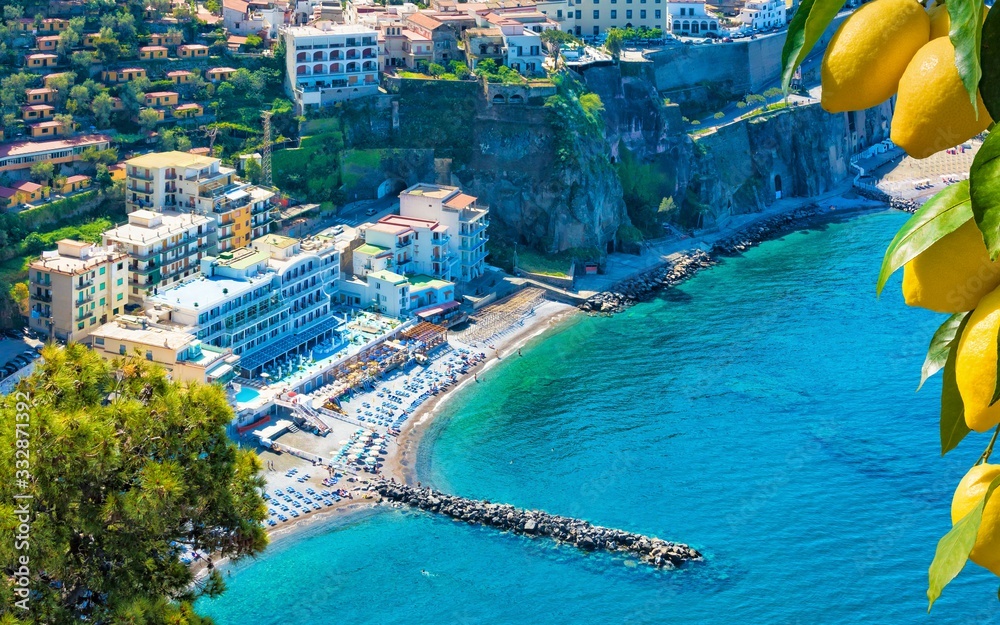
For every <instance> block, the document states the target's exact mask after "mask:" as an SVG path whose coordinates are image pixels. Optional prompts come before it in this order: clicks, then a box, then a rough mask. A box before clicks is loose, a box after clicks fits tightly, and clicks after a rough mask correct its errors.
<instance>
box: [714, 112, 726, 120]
mask: <svg viewBox="0 0 1000 625" xmlns="http://www.w3.org/2000/svg"><path fill="white" fill-rule="evenodd" d="M725 116H726V114H725V113H723V112H722V111H719V112H718V113H716V114H715V115H712V119H722V118H723V117H725Z"/></svg>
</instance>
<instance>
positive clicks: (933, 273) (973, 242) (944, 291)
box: [903, 219, 1000, 313]
mask: <svg viewBox="0 0 1000 625" xmlns="http://www.w3.org/2000/svg"><path fill="white" fill-rule="evenodd" d="M998 286H1000V259H997V260H996V261H994V262H991V261H990V254H989V252H988V251H987V250H986V243H984V242H983V235H982V233H981V232H980V231H979V228H978V227H977V226H976V222H975V221H974V220H972V219H970V220H969V221H967V222H965V223H964V224H962V226H961V227H959V228H958V229H957V230H955V231H954V232H952V233H950V234H947V235H945V236H944V237H942V238H941V239H940V240H938V241H937V242H935V243H934V244H933V245H931V246H930V247H929V248H927V249H926V250H924V251H923V252H922V253H921V254H920V255H919V256H917V257H916V258H914V259H913V260H911V261H910V262H908V263H906V264H905V265H904V266H903V298H904V299H905V300H906V303H907V304H909V305H910V306H919V307H921V308H928V309H930V310H933V311H935V312H941V313H957V312H966V311H968V310H972V309H973V308H975V307H976V304H978V303H979V300H981V299H982V298H983V296H984V295H986V294H987V293H989V292H990V291H992V290H993V289H995V288H997V287H998Z"/></svg>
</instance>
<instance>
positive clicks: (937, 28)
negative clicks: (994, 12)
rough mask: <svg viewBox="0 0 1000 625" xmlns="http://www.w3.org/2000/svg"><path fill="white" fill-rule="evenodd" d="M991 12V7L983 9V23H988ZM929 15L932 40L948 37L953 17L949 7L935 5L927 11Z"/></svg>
mask: <svg viewBox="0 0 1000 625" xmlns="http://www.w3.org/2000/svg"><path fill="white" fill-rule="evenodd" d="M989 12H990V7H986V6H984V7H983V21H984V22H985V21H986V14H987V13H989ZM927 15H929V16H930V18H931V39H937V38H938V37H947V36H948V34H949V31H950V30H951V16H950V15H948V7H946V6H945V5H943V4H935V5H934V6H932V7H931V8H930V9H928V10H927Z"/></svg>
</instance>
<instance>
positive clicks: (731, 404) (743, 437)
mask: <svg viewBox="0 0 1000 625" xmlns="http://www.w3.org/2000/svg"><path fill="white" fill-rule="evenodd" d="M906 218H907V215H904V214H900V213H889V212H883V213H874V214H865V215H860V216H857V217H856V218H854V219H851V220H848V221H844V222H842V223H831V224H828V225H825V226H819V227H816V228H813V229H811V230H809V231H806V232H802V231H798V232H794V233H791V234H788V235H787V236H785V237H783V238H782V239H780V240H777V241H772V242H767V243H764V244H762V245H761V246H760V247H758V248H755V249H753V250H750V251H749V252H747V253H746V254H744V255H742V256H739V257H736V258H728V259H726V260H725V261H724V262H723V263H722V264H720V265H719V266H717V267H715V268H713V269H711V270H708V271H704V272H702V273H700V274H699V275H698V276H696V277H695V278H693V279H692V280H690V281H688V282H686V283H684V284H683V285H681V286H680V287H678V288H676V289H673V290H672V291H670V292H668V293H666V294H664V296H663V297H661V298H660V299H658V300H657V301H654V302H651V303H648V304H642V305H639V306H636V307H634V308H631V309H629V310H628V311H626V312H625V313H622V314H620V315H617V316H615V317H612V318H605V317H584V316H577V317H574V318H572V319H571V320H569V321H567V322H565V323H563V324H562V325H560V326H558V327H557V328H554V329H553V330H551V331H549V332H547V333H546V334H545V335H543V336H541V337H538V338H537V339H535V340H533V341H532V343H531V344H529V346H528V347H526V348H525V349H524V350H523V353H524V356H523V357H516V356H513V355H511V356H508V357H507V358H505V359H504V360H503V362H501V363H500V364H499V365H498V366H496V367H494V368H492V369H491V370H490V371H489V372H488V373H487V374H486V375H485V376H483V379H482V381H481V382H480V383H479V384H476V385H470V386H469V387H467V388H466V389H463V390H462V391H461V392H460V393H459V394H458V395H457V396H456V397H454V398H452V399H451V401H449V402H448V403H447V404H445V406H444V407H443V408H442V413H443V414H442V418H441V419H439V421H438V422H437V423H436V424H435V425H434V426H433V427H432V431H431V432H430V433H429V435H428V437H427V439H426V441H425V445H424V447H423V448H422V453H421V457H420V462H419V467H418V473H419V474H420V475H421V479H422V480H423V481H425V482H429V483H431V484H433V485H434V486H435V487H437V488H440V489H441V490H445V491H448V492H453V493H455V494H460V495H465V496H469V497H476V498H484V499H491V500H494V501H504V502H507V503H512V504H515V505H518V506H523V507H532V508H541V509H544V510H547V511H549V512H552V513H557V514H565V515H571V516H578V517H581V518H584V519H587V520H589V521H591V522H594V523H596V524H601V525H607V526H611V527H619V528H622V529H627V530H630V531H636V532H641V533H645V534H652V535H656V536H659V537H662V538H666V539H669V540H677V541H681V542H687V543H689V544H691V545H692V546H694V547H697V548H699V549H701V550H702V551H703V552H704V553H705V554H706V555H707V559H706V561H705V562H704V563H695V564H693V565H689V566H685V567H684V568H682V569H680V570H678V571H672V572H660V571H654V570H652V569H651V568H649V567H645V566H642V565H638V566H635V565H634V563H631V562H628V561H627V560H625V559H624V558H620V557H613V556H608V555H600V554H582V553H581V552H578V551H576V550H574V549H572V548H568V547H560V546H557V545H555V544H554V543H552V542H550V541H544V540H531V539H528V538H524V537H517V536H512V535H507V534H499V533H497V532H495V531H492V530H488V529H483V528H476V527H470V526H467V525H464V524H461V523H456V522H452V521H450V520H446V519H442V518H436V517H432V516H428V515H424V514H421V513H416V512H410V511H401V510H389V511H386V512H384V513H380V514H374V515H365V516H363V517H359V518H355V519H353V520H352V521H350V522H348V523H344V522H341V523H339V524H337V525H333V526H330V527H329V528H326V529H321V530H316V531H309V532H306V533H303V534H302V535H300V536H295V537H290V538H287V539H283V540H281V541H278V543H276V545H275V546H274V547H273V548H272V549H270V550H269V551H268V553H267V554H266V555H264V556H263V557H261V558H260V559H258V560H256V561H254V562H252V563H249V564H246V565H240V566H237V567H235V568H234V569H233V571H232V575H231V576H229V577H228V578H227V582H228V591H227V592H226V594H225V595H224V596H223V597H221V598H219V599H217V600H213V601H202V602H199V604H198V606H199V608H200V609H201V610H202V611H203V612H205V613H207V614H208V615H210V616H212V617H213V618H215V619H216V622H217V623H219V625H228V624H236V623H254V624H255V625H267V624H270V623H275V624H277V623H332V622H344V623H351V624H354V625H358V624H363V623H380V624H391V623H400V624H402V623H406V624H410V625H413V624H418V623H428V624H430V623H540V622H549V623H568V622H573V623H583V624H591V623H593V624H606V623H662V622H664V621H667V620H674V619H681V620H683V621H684V622H689V623H911V622H918V621H920V622H935V623H962V624H975V623H994V622H1000V603H998V602H997V599H996V590H997V586H998V580H997V579H996V578H994V577H992V576H991V575H989V574H988V573H985V572H984V571H981V570H979V569H977V568H974V567H970V568H968V569H967V570H966V571H964V572H963V574H962V575H961V576H960V577H959V579H957V580H956V581H955V582H953V583H952V585H951V586H949V587H948V588H946V589H945V592H944V595H943V597H942V599H941V600H939V601H938V603H937V605H936V606H935V608H934V612H933V613H932V615H931V616H930V617H927V616H926V614H925V610H926V597H925V590H926V583H927V577H926V571H927V565H928V564H929V563H930V560H931V558H932V557H933V553H934V547H935V545H936V542H937V540H938V538H939V537H940V536H941V535H942V534H943V533H944V532H946V531H947V529H948V528H949V526H950V523H949V516H948V508H949V505H950V500H951V493H952V491H953V489H954V486H955V484H956V483H957V481H958V480H959V479H960V477H961V475H962V474H963V472H964V471H965V468H967V467H968V466H970V465H971V464H972V463H973V462H974V461H975V458H976V457H977V456H978V454H979V452H980V451H981V450H982V447H984V446H985V444H986V442H987V441H986V437H984V436H973V437H971V440H967V441H966V442H965V443H963V444H962V445H961V446H960V447H959V448H958V449H957V450H956V451H953V452H952V453H950V454H949V455H948V456H947V457H946V458H944V459H941V458H939V453H938V425H937V394H938V392H939V389H940V380H939V378H934V379H932V380H931V381H930V382H928V384H927V385H926V386H925V388H924V389H923V390H922V391H921V392H920V393H914V389H915V388H916V384H917V381H918V380H919V375H920V364H921V362H922V360H923V356H924V352H925V350H926V347H927V342H928V341H929V339H930V335H931V334H932V333H933V331H934V329H935V328H936V326H937V324H938V323H940V322H941V321H942V320H943V319H942V318H941V317H940V316H938V315H934V314H931V313H927V312H925V311H919V310H913V309H908V308H906V307H904V306H903V304H902V299H901V297H900V296H899V293H898V291H899V288H898V287H899V279H898V277H897V278H895V279H894V280H892V281H891V282H890V285H889V286H888V287H887V289H886V292H885V293H884V295H883V297H882V299H881V300H876V299H875V296H874V283H875V276H876V274H877V271H878V265H879V262H880V261H881V257H882V253H883V251H884V248H885V246H886V245H887V243H888V241H889V240H890V239H891V237H892V235H893V234H894V232H895V231H896V230H897V229H898V228H899V226H900V225H902V223H903V222H904V221H905V220H906Z"/></svg>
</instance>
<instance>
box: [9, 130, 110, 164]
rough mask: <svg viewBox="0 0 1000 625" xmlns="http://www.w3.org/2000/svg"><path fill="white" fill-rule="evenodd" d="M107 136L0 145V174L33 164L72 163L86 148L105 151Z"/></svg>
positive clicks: (107, 145) (108, 143)
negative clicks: (46, 162)
mask: <svg viewBox="0 0 1000 625" xmlns="http://www.w3.org/2000/svg"><path fill="white" fill-rule="evenodd" d="M110 145H111V138H110V137H108V136H107V135H80V136H78V137H71V138H68V139H58V140H55V141H18V142H15V143H5V144H3V145H0V172H4V171H17V170H25V169H30V168H31V166H32V165H34V164H35V163H39V162H42V161H48V162H51V163H53V164H59V163H74V162H76V161H78V160H80V155H81V154H83V152H84V150H86V149H87V148H95V149H98V150H105V149H107V148H108V147H109V146H110Z"/></svg>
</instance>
